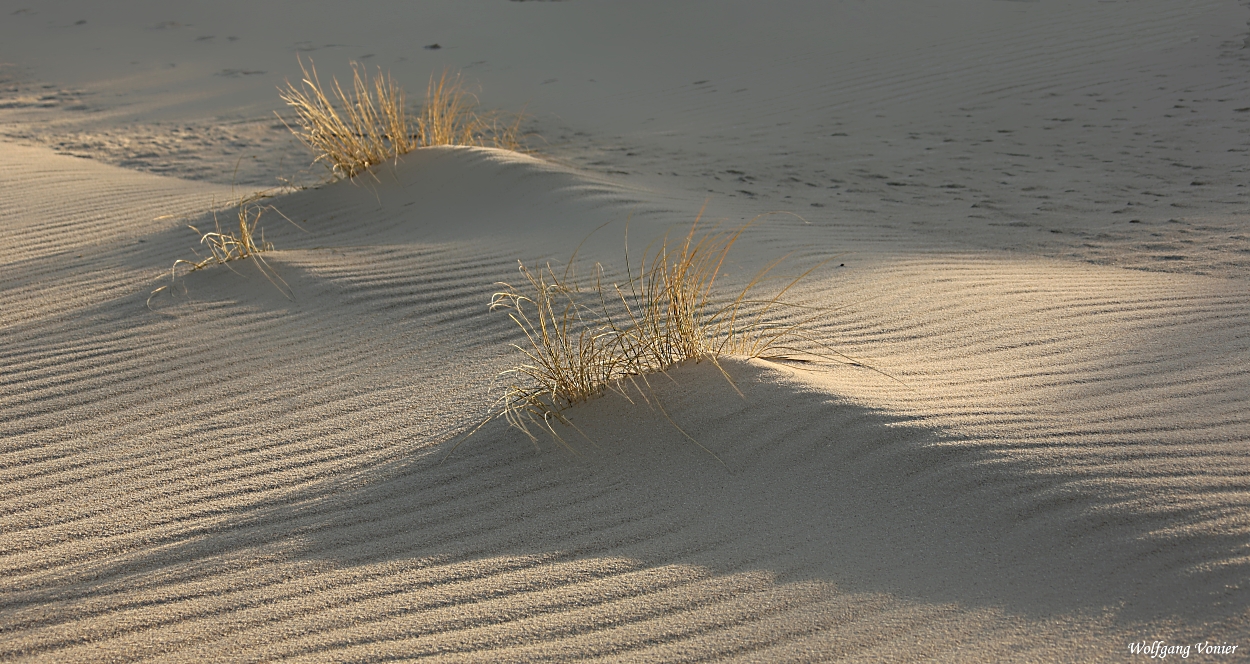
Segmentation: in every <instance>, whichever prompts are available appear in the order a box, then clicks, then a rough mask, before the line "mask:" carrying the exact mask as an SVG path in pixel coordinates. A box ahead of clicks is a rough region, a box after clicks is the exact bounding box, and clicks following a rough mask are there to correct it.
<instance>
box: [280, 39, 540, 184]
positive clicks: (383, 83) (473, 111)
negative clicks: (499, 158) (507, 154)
mask: <svg viewBox="0 0 1250 664" xmlns="http://www.w3.org/2000/svg"><path fill="white" fill-rule="evenodd" d="M300 70H301V71H302V72H303V75H304V77H303V79H301V81H300V85H298V86H296V85H295V84H293V83H290V82H288V83H287V87H286V89H284V90H280V92H279V96H280V97H281V98H282V100H283V101H285V102H286V103H287V105H289V106H290V107H291V108H293V109H294V110H295V113H296V116H297V117H298V120H297V125H298V128H296V127H291V125H289V124H288V125H287V128H288V129H290V130H291V133H293V134H295V135H296V136H297V137H299V139H300V140H301V141H303V142H304V144H305V145H307V146H308V147H309V148H311V149H312V150H313V152H315V153H317V155H318V156H317V158H316V160H315V161H320V162H323V163H325V164H326V166H327V167H328V168H329V169H330V171H331V172H332V173H333V174H334V175H341V176H346V177H348V178H353V177H355V176H357V175H359V174H361V173H363V172H365V171H366V170H368V169H369V167H370V166H373V165H374V164H380V163H382V162H384V161H387V160H391V159H396V158H398V157H399V156H400V155H403V154H407V153H409V152H411V151H413V150H415V149H417V148H419V147H427V146H432V145H474V146H492V147H500V148H505V149H510V150H519V149H520V147H521V145H520V141H519V138H518V135H519V131H520V124H521V121H522V120H523V116H522V115H520V114H517V115H516V116H515V117H513V118H512V121H511V122H510V123H509V122H504V121H503V120H504V118H505V116H503V115H502V114H491V113H486V114H482V113H478V112H477V106H478V101H477V97H476V96H474V95H473V94H472V93H470V92H469V91H468V90H467V89H466V88H465V86H464V82H463V80H462V79H461V77H460V75H459V74H454V75H453V74H451V73H450V72H448V71H444V72H443V74H442V76H440V77H439V78H438V79H437V80H436V79H435V78H434V77H433V76H431V77H430V82H429V86H428V87H427V88H426V99H425V105H424V106H423V107H422V109H421V113H420V114H419V115H418V116H417V117H415V118H414V117H412V116H410V115H408V111H407V101H406V97H405V94H404V91H403V90H402V89H401V88H400V87H399V86H398V85H396V84H395V82H394V81H393V80H392V79H391V78H390V76H389V75H386V74H383V73H382V71H381V70H380V69H379V70H378V73H377V74H376V75H375V76H374V77H373V78H372V79H370V77H369V73H368V71H367V70H366V69H365V68H364V67H363V66H362V65H360V64H357V63H352V85H351V86H350V87H349V88H348V90H347V91H344V90H343V88H342V86H340V85H339V82H338V80H337V79H332V80H331V84H330V85H328V86H323V85H322V83H321V79H320V78H319V77H318V76H317V69H316V67H314V66H312V64H311V63H310V64H309V66H308V67H305V66H304V63H303V62H302V61H301V62H300ZM279 119H281V117H280V116H279ZM283 123H284V124H285V123H286V121H285V120H283Z"/></svg>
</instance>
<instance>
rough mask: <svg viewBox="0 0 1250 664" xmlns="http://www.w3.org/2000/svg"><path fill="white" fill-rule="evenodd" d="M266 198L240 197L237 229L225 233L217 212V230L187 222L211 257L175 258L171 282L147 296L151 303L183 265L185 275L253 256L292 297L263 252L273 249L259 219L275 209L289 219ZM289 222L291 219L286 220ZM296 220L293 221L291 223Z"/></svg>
mask: <svg viewBox="0 0 1250 664" xmlns="http://www.w3.org/2000/svg"><path fill="white" fill-rule="evenodd" d="M265 198H267V196H265V195H264V194H254V195H252V196H248V197H245V198H243V199H241V200H240V201H239V202H238V204H237V220H238V230H234V231H230V232H224V231H223V230H222V228H221V221H220V220H219V219H218V218H217V212H216V211H215V210H214V211H213V225H214V226H215V227H216V230H215V231H210V232H208V233H204V232H201V231H200V229H198V228H196V227H195V226H191V225H190V224H188V225H187V228H190V229H191V230H193V231H195V232H196V233H198V234H199V235H200V244H202V245H204V247H206V248H207V249H208V256H205V257H204V258H201V259H200V260H198V261H189V260H186V259H182V258H180V259H178V260H176V261H174V266H173V267H172V268H171V269H170V274H169V279H170V283H169V284H167V285H165V286H161V287H160V288H157V289H156V290H154V291H152V293H151V294H150V295H149V296H148V304H149V306H150V305H151V302H152V298H153V297H154V296H156V294H157V293H160V292H162V291H165V290H168V289H170V288H171V287H172V286H173V285H174V283H176V282H177V278H178V268H179V266H183V268H184V270H185V271H184V272H183V274H187V273H190V272H195V271H197V270H202V269H204V268H206V267H208V266H210V265H221V264H225V263H230V262H233V261H238V260H244V259H247V258H252V259H254V260H255V263H256V267H257V269H259V270H260V272H261V274H263V275H265V278H266V279H268V280H269V282H270V283H272V284H273V285H274V286H275V287H277V288H278V290H280V291H282V294H283V295H285V296H287V297H288V298H290V297H291V288H290V286H288V285H287V283H286V282H285V281H283V279H282V277H280V276H278V273H277V272H275V271H274V270H273V268H271V267H269V264H268V263H266V262H265V259H264V258H263V257H262V256H261V254H262V253H264V252H267V251H273V244H272V243H270V242H266V241H265V233H264V231H263V230H260V218H261V215H263V214H264V213H265V212H269V211H273V212H274V213H276V214H278V215H279V216H281V217H282V218H284V219H286V215H283V214H282V213H281V212H279V211H278V209H277V208H275V207H273V206H272V205H261V204H260V201H261V200H264V199H265ZM287 221H291V220H290V219H287ZM291 223H294V222H291ZM257 231H259V232H260V240H259V241H258V240H257V239H256V233H257Z"/></svg>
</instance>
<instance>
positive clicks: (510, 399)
mask: <svg viewBox="0 0 1250 664" xmlns="http://www.w3.org/2000/svg"><path fill="white" fill-rule="evenodd" d="M701 216H702V215H701V214H700V217H699V218H696V220H695V222H694V224H693V225H692V226H691V228H690V232H689V233H687V234H686V236H685V237H684V238H683V239H682V240H680V241H678V242H670V240H669V237H668V236H665V237H664V239H663V240H661V241H660V243H659V245H658V246H656V247H655V248H654V250H652V249H648V250H647V251H644V252H643V257H642V260H641V261H640V262H639V265H638V272H637V273H636V274H635V273H634V272H633V270H632V268H627V274H626V276H627V279H626V281H625V283H623V284H612V285H611V286H608V287H605V285H604V283H603V278H602V275H603V273H602V269H601V268H599V269H596V272H595V279H594V283H593V285H591V286H590V287H588V288H586V289H581V288H579V287H578V286H577V284H576V283H574V282H575V280H574V279H573V278H571V277H570V276H569V274H570V271H571V268H572V263H573V260H574V259H575V258H576V253H575V254H574V258H573V259H570V263H569V266H568V267H566V269H565V271H564V272H563V275H562V276H561V275H558V274H557V273H556V271H555V270H554V269H552V268H551V266H550V265H547V266H546V267H543V268H535V269H530V268H528V267H526V266H525V265H524V264H521V265H520V271H521V274H522V276H523V277H524V280H523V281H522V282H520V283H519V285H518V286H514V285H512V284H508V283H501V284H499V285H500V286H502V287H503V290H501V291H499V292H497V293H495V295H494V296H493V298H492V300H491V309H492V310H496V309H503V310H505V311H507V312H508V315H509V317H511V319H512V320H513V322H515V323H516V324H517V325H518V326H519V327H520V328H521V330H522V331H523V332H524V334H525V337H526V344H525V345H515V347H516V348H517V349H518V350H519V351H520V352H521V354H522V355H523V357H524V358H525V361H524V362H523V363H521V364H518V365H517V366H515V367H513V368H511V369H509V370H507V371H504V372H503V373H501V374H500V377H501V378H502V379H504V381H505V383H506V386H505V390H504V394H503V396H502V397H501V398H500V401H499V402H498V404H497V407H496V409H495V410H494V412H493V413H492V414H491V415H490V416H488V417H487V418H486V419H485V420H484V421H483V422H482V423H481V424H480V425H478V427H477V428H475V429H473V431H476V430H477V429H478V428H480V427H481V426H484V425H485V424H486V423H488V422H490V421H492V420H494V419H499V418H503V419H505V420H506V421H507V422H508V423H509V424H510V425H512V426H514V427H516V428H518V429H520V430H521V431H522V432H524V433H525V434H526V435H527V436H529V438H530V439H531V440H533V441H535V442H537V437H536V436H535V435H534V433H533V431H531V425H536V426H538V427H539V428H541V429H544V430H546V431H547V433H549V434H550V435H551V436H552V437H553V438H555V439H556V440H557V441H559V442H560V443H561V444H564V445H565V446H566V447H568V444H567V443H566V442H565V441H564V439H563V438H562V437H561V436H560V434H559V432H558V431H557V430H556V429H555V427H554V424H555V423H557V422H558V423H561V424H565V425H570V426H571V425H572V422H570V421H569V420H568V418H566V417H565V416H564V415H563V411H564V410H566V409H567V408H569V407H570V406H573V405H575V404H577V403H580V402H583V401H585V400H587V399H590V398H593V397H595V396H598V395H600V394H603V393H604V392H605V391H606V390H613V391H616V392H618V393H620V394H621V395H623V396H625V398H626V399H630V393H632V394H636V395H638V396H639V397H641V398H642V399H643V400H645V401H647V402H648V403H655V405H656V406H658V407H659V409H660V411H661V412H664V409H663V405H662V404H659V402H658V401H655V400H653V399H651V398H649V397H648V393H649V392H650V390H649V387H648V384H647V376H648V375H649V374H655V373H662V372H665V371H667V370H668V369H669V368H671V367H673V366H674V365H677V364H680V363H682V362H686V361H690V360H694V361H703V360H708V361H711V362H712V363H714V364H716V366H717V367H718V368H720V364H719V363H718V358H721V357H726V356H739V357H744V358H762V359H769V360H785V359H803V360H806V359H809V358H813V357H815V358H825V359H830V360H835V361H843V362H845V361H852V362H853V360H850V358H847V357H846V356H844V355H842V354H841V353H838V352H837V351H834V350H832V349H830V348H828V347H827V346H825V345H824V344H822V343H820V342H819V341H818V340H815V339H814V338H812V337H811V336H810V335H808V334H807V333H806V332H805V326H806V325H807V324H808V323H810V322H811V321H812V320H814V319H815V318H816V316H817V315H819V314H816V315H811V314H810V313H809V314H807V315H806V316H804V315H800V316H798V317H797V319H791V320H784V321H779V320H777V318H779V317H778V316H777V315H776V313H777V311H778V310H779V309H783V308H786V309H804V308H805V307H802V306H800V305H795V304H792V303H787V302H784V301H782V300H781V297H782V296H783V295H784V294H785V293H786V292H787V291H788V290H789V289H790V288H791V287H793V286H794V285H795V284H796V283H798V282H799V281H800V280H802V279H803V278H804V277H806V276H807V275H808V274H810V273H811V271H812V270H814V269H816V268H815V267H813V268H811V269H809V270H807V271H806V272H804V273H802V274H800V275H799V276H798V277H795V278H794V279H792V280H790V281H789V283H788V284H787V285H785V286H784V287H782V288H780V289H779V290H778V292H777V293H775V294H774V295H772V296H771V297H769V298H765V299H752V298H751V297H749V296H750V295H751V293H753V292H754V291H755V290H757V288H758V287H759V286H760V285H761V284H762V283H763V282H764V281H765V280H766V279H767V278H768V274H769V273H770V272H772V271H773V269H774V268H775V267H776V266H777V265H779V264H780V263H781V262H782V260H784V257H783V258H782V259H779V260H777V261H774V262H773V263H771V264H770V265H768V266H766V267H765V268H764V269H763V270H761V271H760V272H759V273H758V274H757V275H756V276H755V277H754V278H753V279H751V280H750V282H748V283H747V284H746V286H744V287H743V288H742V289H741V290H740V291H739V292H738V293H737V295H736V296H734V297H732V298H722V297H719V296H718V295H717V294H716V292H715V285H716V281H717V278H718V277H719V276H720V274H721V270H722V268H723V267H724V264H725V260H726V257H727V256H728V254H729V251H730V249H731V248H732V247H733V246H734V243H735V242H737V240H738V238H739V237H741V235H742V233H743V231H745V230H746V228H747V226H749V225H750V223H748V224H747V225H744V226H742V227H741V228H738V229H737V230H733V231H720V230H718V229H715V228H713V229H711V230H709V231H706V232H702V233H701V232H700V219H701ZM626 264H627V265H628V264H629V257H628V250H627V251H626ZM817 267H818V266H817ZM721 373H722V375H724V376H725V378H726V380H729V383H730V384H731V385H733V381H732V380H731V379H730V378H729V374H728V373H727V372H725V370H724V369H723V368H722V369H721ZM631 388H632V389H631ZM735 389H736V387H735ZM630 400H631V401H632V399H630ZM664 414H665V417H667V416H668V414H667V413H666V412H664ZM669 420H670V422H671V421H672V419H671V418H669ZM673 424H674V426H676V423H675V422H673ZM677 429H678V430H679V431H681V428H680V427H677ZM473 431H470V432H469V435H471V434H472V433H473ZM682 434H683V435H685V432H684V431H682ZM465 437H466V438H467V436H465ZM686 437H687V438H689V439H690V440H692V441H694V442H695V443H696V444H698V445H699V447H701V448H703V449H704V450H705V451H708V452H709V453H711V451H710V450H707V448H706V447H703V445H701V444H699V443H698V441H695V440H694V439H693V438H690V436H689V435H687V436H686ZM462 440H463V439H462ZM453 449H454V448H453ZM570 449H571V448H570ZM713 456H715V455H714V454H713Z"/></svg>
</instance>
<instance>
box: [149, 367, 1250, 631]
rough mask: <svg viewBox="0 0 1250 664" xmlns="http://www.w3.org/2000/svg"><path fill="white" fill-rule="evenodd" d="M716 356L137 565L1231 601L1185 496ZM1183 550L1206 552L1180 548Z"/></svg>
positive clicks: (927, 597)
mask: <svg viewBox="0 0 1250 664" xmlns="http://www.w3.org/2000/svg"><path fill="white" fill-rule="evenodd" d="M725 367H726V368H727V369H728V370H729V372H730V374H731V375H732V377H733V379H734V381H735V383H736V385H737V386H738V387H739V388H740V389H741V391H742V396H739V395H738V394H736V393H735V391H734V390H733V388H732V387H730V386H729V385H728V383H727V382H726V381H725V380H724V379H723V378H722V377H721V376H720V375H719V372H717V370H716V369H715V368H714V367H712V366H710V365H709V364H706V363H705V364H700V365H693V366H687V367H682V368H680V369H678V370H676V371H674V372H673V376H672V379H671V380H669V379H665V378H659V379H653V380H652V389H651V391H650V392H649V394H650V395H651V398H658V399H659V400H660V403H663V405H664V409H665V411H667V413H668V415H669V416H671V418H672V421H671V422H670V421H669V419H668V418H666V417H665V416H664V415H663V414H661V413H659V412H658V411H656V410H655V409H653V408H649V407H648V406H647V405H645V404H641V403H637V401H638V399H637V398H635V402H636V403H634V404H630V403H627V402H626V401H625V400H624V399H623V398H622V397H621V396H619V395H608V396H606V397H603V398H601V399H598V400H596V401H594V402H591V403H589V404H585V405H583V406H579V407H578V408H577V409H576V410H575V411H573V412H572V417H573V419H574V421H575V422H576V423H577V425H578V427H579V428H580V429H581V430H582V431H583V432H584V433H585V438H582V437H580V436H578V435H577V434H575V433H573V432H571V431H567V430H566V431H565V433H567V434H569V437H568V438H567V439H566V440H568V441H569V442H570V444H571V445H573V446H575V449H576V450H577V453H576V454H574V453H570V452H568V451H566V450H562V449H560V448H559V447H558V446H557V445H555V444H554V443H553V442H552V441H551V440H545V439H544V440H540V441H539V443H538V444H537V446H535V444H533V443H531V441H529V440H526V439H525V438H524V437H523V436H521V435H520V434H519V433H518V432H517V431H515V430H512V429H508V428H506V427H504V426H502V425H501V424H494V425H490V426H487V427H485V428H484V429H482V430H481V431H479V432H478V433H477V434H476V435H475V436H473V437H472V438H470V439H468V440H467V441H465V442H464V443H463V444H461V445H460V446H459V447H458V448H456V449H455V451H454V452H453V453H451V454H450V455H448V452H449V450H450V444H451V442H452V441H453V440H454V438H451V437H448V438H447V439H446V440H444V441H442V443H441V444H439V445H431V446H427V447H424V448H422V451H420V452H418V453H416V454H414V455H412V456H411V457H407V458H404V459H401V460H395V461H391V462H387V463H385V464H382V465H378V466H374V467H371V468H369V469H367V470H365V471H362V472H359V473H356V474H353V475H352V476H350V477H338V478H333V479H329V480H326V481H325V482H323V483H320V484H318V485H316V486H314V487H309V488H307V489H305V490H302V491H300V492H298V494H292V495H289V496H287V497H286V498H285V499H283V500H281V501H278V503H271V504H268V505H257V506H255V507H254V508H252V509H248V510H240V513H239V514H237V515H235V516H234V517H233V518H232V519H231V521H230V522H229V524H226V525H223V526H221V527H220V529H219V530H218V531H217V532H214V533H212V534H209V535H206V536H204V537H200V538H197V539H196V540H195V541H194V542H188V543H186V544H185V545H174V546H169V547H165V548H163V549H161V550H160V552H159V553H155V552H154V553H152V554H150V555H148V556H147V557H146V560H145V561H144V562H143V563H142V566H143V567H144V568H146V569H153V568H164V569H167V570H169V571H170V573H171V574H172V573H173V571H174V570H176V569H178V568H184V567H187V566H194V565H195V564H196V563H195V561H197V560H201V559H207V558H217V557H223V556H225V557H228V556H229V555H231V553H232V552H238V551H242V550H244V549H249V548H256V547H262V548H263V547H280V548H282V549H283V550H284V551H286V552H287V554H286V555H291V556H294V557H295V558H297V559H303V560H316V561H323V562H329V563H331V564H333V565H334V566H336V567H353V566H362V565H370V564H376V563H384V562H388V561H403V560H408V561H416V562H419V561H427V562H428V561H437V562H438V564H441V565H442V564H451V563H456V562H465V561H475V560H482V559H487V558H498V557H504V558H512V557H526V556H530V557H533V556H541V557H545V558H546V559H551V558H553V557H554V558H556V559H565V560H585V559H622V558H623V559H629V560H634V561H638V564H640V565H642V566H663V565H672V564H684V565H698V566H702V567H705V568H707V569H709V570H711V571H712V572H713V573H716V574H729V573H737V572H743V571H749V570H765V571H767V572H768V573H769V574H771V575H773V576H774V577H775V578H776V580H777V582H779V583H787V582H804V581H812V580H815V581H821V582H827V583H829V584H833V585H834V586H836V587H837V588H838V589H840V590H843V591H849V592H865V593H888V594H890V595H893V596H897V597H903V598H909V599H914V600H919V601H923V602H929V603H933V604H950V603H954V604H957V605H961V606H966V607H984V608H994V609H1001V610H1004V611H1007V612H1009V613H1012V614H1016V615H1023V616H1030V617H1040V616H1047V615H1053V614H1056V613H1060V612H1064V613H1099V614H1101V613H1105V612H1107V611H1111V612H1113V613H1115V614H1116V616H1117V619H1120V620H1126V621H1135V620H1157V619H1165V618H1167V617H1170V616H1183V617H1185V618H1186V619H1202V620H1215V619H1218V618H1221V617H1227V616H1229V615H1233V614H1236V613H1238V612H1240V611H1241V610H1243V609H1244V602H1243V601H1242V600H1244V596H1242V595H1241V594H1238V591H1236V590H1234V591H1232V594H1230V591H1229V590H1228V588H1229V587H1230V584H1231V585H1232V587H1234V588H1236V584H1237V582H1239V581H1240V580H1241V579H1244V578H1245V574H1246V569H1245V565H1244V563H1243V562H1239V561H1237V560H1235V557H1234V553H1235V548H1236V544H1237V543H1236V542H1234V541H1230V540H1227V539H1222V538H1218V537H1212V536H1207V535H1202V534H1191V535H1188V536H1185V537H1180V538H1178V537H1175V536H1173V537H1172V538H1171V539H1165V538H1161V537H1160V536H1158V533H1159V532H1162V531H1163V530H1165V529H1167V528H1168V527H1169V526H1173V525H1176V524H1177V523H1182V522H1184V521H1185V520H1186V519H1188V518H1192V517H1193V514H1189V513H1186V512H1184V511H1178V512H1177V513H1176V514H1173V515H1171V516H1170V517H1168V518H1164V517H1161V516H1159V515H1147V514H1135V513H1134V512H1133V510H1132V508H1131V507H1127V506H1124V505H1123V504H1122V503H1123V498H1124V496H1121V495H1117V494H1115V493H1108V492H1107V491H1106V490H1105V488H1104V487H1100V486H1099V485H1090V483H1088V482H1086V480H1087V479H1088V478H1086V477H1083V476H1082V475H1081V473H1080V472H1079V471H1077V470H1064V471H1061V472H1054V469H1050V472H1045V473H1041V472H1037V469H1036V468H1031V467H1025V466H1022V465H1021V464H1018V463H1015V462H1013V461H1011V460H1010V459H1008V458H1007V457H1006V456H1004V455H1003V454H1001V453H999V452H996V451H995V450H994V449H992V447H988V446H984V445H976V444H972V442H971V441H966V440H959V439H954V438H952V437H950V436H949V435H946V434H944V433H943V432H942V431H940V430H936V429H933V428H930V427H927V426H925V425H924V423H923V422H918V421H914V420H909V419H907V418H903V417H899V416H895V415H890V414H888V413H883V412H879V411H876V410H873V409H871V408H865V407H863V406H859V405H855V404H852V403H849V402H845V401H841V400H838V399H836V398H835V397H833V396H832V395H830V394H828V393H823V392H819V391H814V390H804V389H801V388H799V387H797V386H796V385H795V384H791V383H788V382H787V381H786V380H785V378H784V372H779V371H777V370H776V369H775V368H772V367H769V366H767V365H765V364H764V363H758V362H753V363H742V362H728V363H725ZM845 370H852V369H845ZM674 422H676V423H679V424H680V425H681V427H682V429H683V430H685V431H686V432H688V433H689V434H690V435H691V436H693V437H694V438H695V439H696V440H698V441H699V443H700V444H702V445H704V446H706V447H707V448H708V449H709V450H711V451H712V452H714V453H715V455H716V456H718V457H719V459H720V460H719V461H718V460H717V459H716V458H714V457H713V456H712V454H709V452H708V451H705V450H702V449H700V448H699V446H698V445H696V444H693V443H692V442H691V441H690V440H688V439H686V438H684V437H683V435H682V434H681V433H680V432H679V431H678V430H677V429H676V428H675V427H674V425H673V423H674ZM1195 559H1199V560H1205V561H1206V562H1207V563H1209V564H1208V565H1207V566H1206V567H1205V568H1203V569H1202V570H1201V571H1195V570H1194V568H1193V566H1192V565H1182V564H1178V560H1182V561H1191V560H1195ZM132 563H133V561H132ZM414 564H415V563H414ZM1160 597H1166V598H1167V601H1166V602H1160V601H1159V598H1160Z"/></svg>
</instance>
